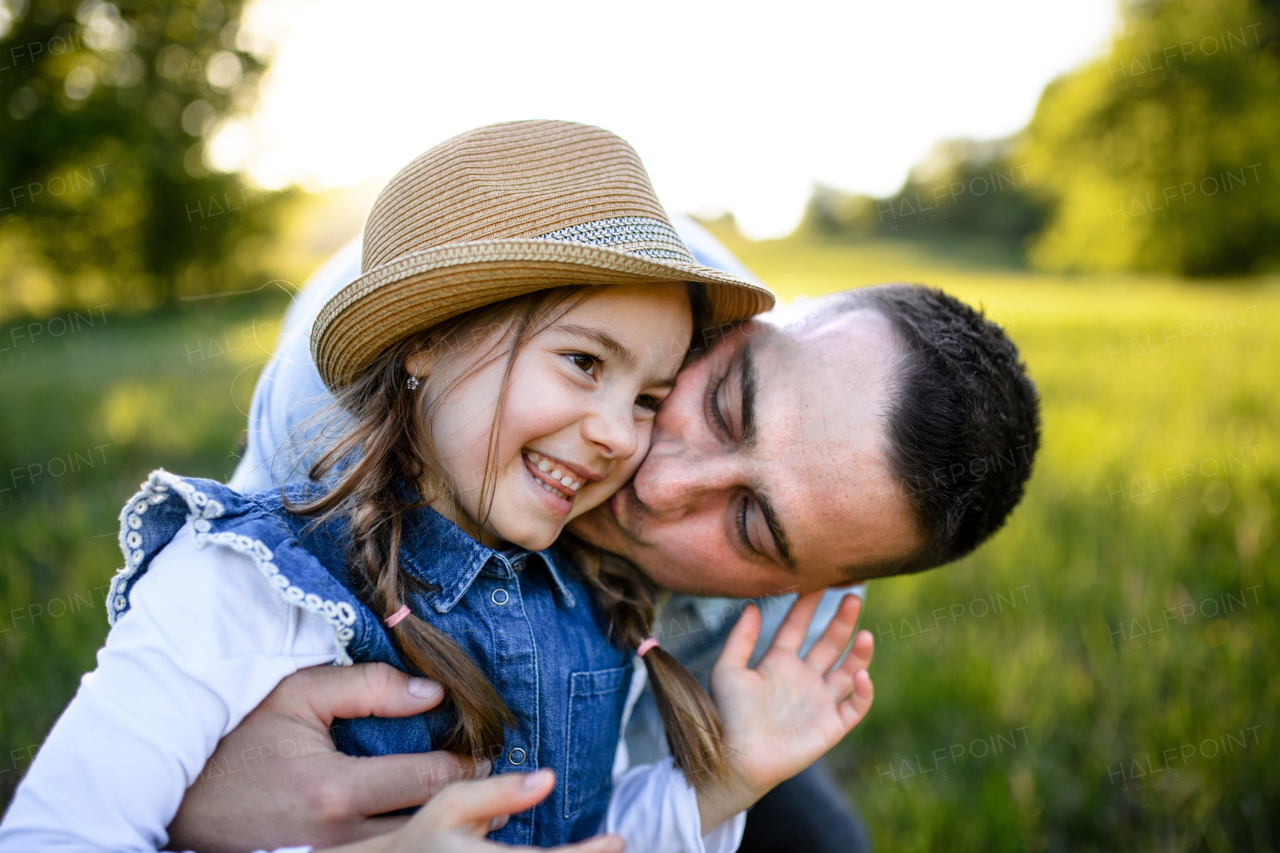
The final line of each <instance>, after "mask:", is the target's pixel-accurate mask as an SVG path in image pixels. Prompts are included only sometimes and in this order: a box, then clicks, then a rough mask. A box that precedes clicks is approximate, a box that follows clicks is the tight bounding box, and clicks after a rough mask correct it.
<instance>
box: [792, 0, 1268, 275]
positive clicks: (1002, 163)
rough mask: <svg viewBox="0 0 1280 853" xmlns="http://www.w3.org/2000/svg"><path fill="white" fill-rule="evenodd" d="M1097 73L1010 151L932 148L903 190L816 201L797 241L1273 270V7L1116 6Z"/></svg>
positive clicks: (990, 145) (1042, 112)
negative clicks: (949, 246)
mask: <svg viewBox="0 0 1280 853" xmlns="http://www.w3.org/2000/svg"><path fill="white" fill-rule="evenodd" d="M1120 9H1121V16H1122V21H1123V25H1122V27H1121V29H1120V30H1119V32H1118V33H1117V35H1116V36H1115V38H1114V39H1113V40H1112V43H1111V45H1110V49H1109V51H1108V53H1107V55H1106V56H1105V57H1102V58H1100V59H1097V60H1095V61H1092V62H1089V63H1086V64H1085V65H1083V66H1082V67H1080V68H1079V69H1077V70H1074V71H1072V72H1070V73H1068V74H1065V75H1063V76H1062V77H1060V78H1058V79H1057V80H1055V81H1054V82H1052V83H1051V84H1050V85H1049V86H1048V87H1046V89H1045V91H1044V93H1043V94H1042V95H1041V98H1040V103H1039V105H1038V106H1037V108H1036V112H1035V115H1034V117H1033V119H1032V121H1031V123H1030V124H1029V125H1028V127H1027V128H1026V129H1025V130H1024V131H1022V132H1021V133H1019V134H1018V135H1017V136H1015V137H1011V138H1009V139H1003V140H993V141H986V142H974V141H970V140H950V141H945V142H943V143H940V144H939V145H937V146H935V148H934V150H933V151H932V153H931V154H930V155H929V157H928V158H926V160H925V161H924V162H923V163H921V164H920V165H919V166H918V167H917V168H915V169H913V170H912V172H911V175H910V176H909V177H908V179H907V181H906V183H905V184H904V186H903V188H902V189H901V190H899V191H898V192H897V193H895V194H894V195H892V196H890V197H888V198H871V197H869V196H865V195H854V194H849V193H844V192H841V191H839V190H836V189H833V188H830V187H824V186H818V187H816V188H815V190H814V193H813V196H812V198H811V199H810V201H809V205H808V208H807V210H806V213H805V218H804V221H803V223H802V225H801V229H800V233H801V234H804V235H807V236H810V237H818V238H824V239H827V240H830V239H831V238H837V239H847V238H850V237H853V238H885V237H888V238H902V239H912V240H918V241H928V242H935V243H943V244H946V243H967V244H976V245H977V248H978V251H979V253H984V254H991V253H998V254H1000V255H1001V256H1003V257H1004V258H1006V261H1007V262H1011V263H1026V262H1028V261H1029V262H1030V265H1031V266H1033V267H1035V268H1038V269H1043V270H1050V271H1086V272H1088V271H1093V272H1097V271H1117V270H1131V271H1134V270H1141V271H1150V272H1160V273H1169V274H1174V275H1183V276H1193V277H1204V276H1222V275H1241V274H1248V273H1257V272H1266V271H1274V270H1276V269H1280V194H1277V192H1276V181H1277V179H1278V177H1280V40H1278V38H1277V37H1278V36H1280V4H1277V3H1275V2H1269V1H1268V2H1262V0H1139V1H1138V2H1122V3H1121V6H1120Z"/></svg>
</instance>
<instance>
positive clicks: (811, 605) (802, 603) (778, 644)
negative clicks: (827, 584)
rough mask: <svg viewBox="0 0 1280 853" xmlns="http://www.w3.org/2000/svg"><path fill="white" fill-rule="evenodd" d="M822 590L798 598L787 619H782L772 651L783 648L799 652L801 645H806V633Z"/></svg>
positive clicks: (793, 652)
mask: <svg viewBox="0 0 1280 853" xmlns="http://www.w3.org/2000/svg"><path fill="white" fill-rule="evenodd" d="M822 592H823V591H822V590H817V591H816V592H809V593H805V594H804V595H802V596H800V597H799V598H797V599H796V603H795V604H793V605H792V606H791V612H790V613H788V614H787V618H786V619H784V620H782V627H781V628H779V629H778V633H777V635H776V636H775V637H774V638H773V645H771V646H770V647H769V650H770V651H773V650H774V649H781V650H783V651H786V652H791V653H792V654H797V653H799V651H800V646H802V645H804V635H805V633H806V632H808V630H809V620H811V619H812V618H813V611H814V610H816V609H817V607H818V602H819V601H821V600H822Z"/></svg>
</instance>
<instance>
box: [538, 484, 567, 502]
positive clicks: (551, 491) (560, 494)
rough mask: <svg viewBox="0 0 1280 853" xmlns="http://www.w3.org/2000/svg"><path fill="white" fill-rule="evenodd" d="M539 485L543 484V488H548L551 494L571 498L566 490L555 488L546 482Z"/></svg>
mask: <svg viewBox="0 0 1280 853" xmlns="http://www.w3.org/2000/svg"><path fill="white" fill-rule="evenodd" d="M539 485H540V486H542V488H544V489H546V490H547V491H548V492H550V493H551V494H553V495H555V496H556V497H560V498H564V499H565V500H568V499H569V496H568V495H566V494H565V493H564V492H562V491H560V490H559V489H553V488H551V487H550V486H548V485H547V484H546V483H539Z"/></svg>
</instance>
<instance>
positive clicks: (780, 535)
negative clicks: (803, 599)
mask: <svg viewBox="0 0 1280 853" xmlns="http://www.w3.org/2000/svg"><path fill="white" fill-rule="evenodd" d="M756 503H758V504H759V505H760V514H761V515H763V516H764V523H765V526H766V527H768V528H769V535H770V536H772V537H773V544H774V546H775V547H776V548H777V549H778V555H779V556H781V557H782V564H783V565H784V566H786V567H787V568H788V569H791V570H794V569H795V567H796V558H795V555H794V554H792V553H791V543H790V542H788V541H787V531H785V530H783V529H782V522H781V521H779V520H778V513H777V512H775V511H774V509H773V504H771V503H769V497H768V495H766V494H764V493H763V492H757V493H756Z"/></svg>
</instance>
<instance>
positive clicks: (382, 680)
mask: <svg viewBox="0 0 1280 853" xmlns="http://www.w3.org/2000/svg"><path fill="white" fill-rule="evenodd" d="M443 698H444V691H443V690H442V689H441V687H440V685H439V684H437V683H436V682H434V681H432V680H430V679H427V678H413V677H411V676H409V675H407V674H405V673H403V672H401V671H400V670H398V669H396V668H395V667H392V666H388V665H387V664H385V663H358V664H356V665H355V666H344V667H330V666H316V667H311V668H309V669H304V670H300V671H298V672H296V673H294V674H293V675H291V676H289V677H288V678H286V679H285V680H284V681H282V682H280V684H279V685H278V686H277V687H276V689H275V691H273V692H272V694H271V696H270V697H268V700H269V701H270V702H271V703H272V706H273V709H275V710H279V711H282V712H284V713H290V714H293V715H294V716H298V717H304V718H305V717H310V718H311V719H312V720H315V721H318V722H319V723H320V724H321V725H323V726H324V727H326V728H327V727H328V726H329V725H330V724H331V723H332V722H333V718H334V717H343V718H346V719H355V718H357V717H407V716H409V715H410V714H421V713H422V712H423V711H429V710H430V709H432V708H434V707H435V706H436V705H439V704H440V700H441V699H443Z"/></svg>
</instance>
